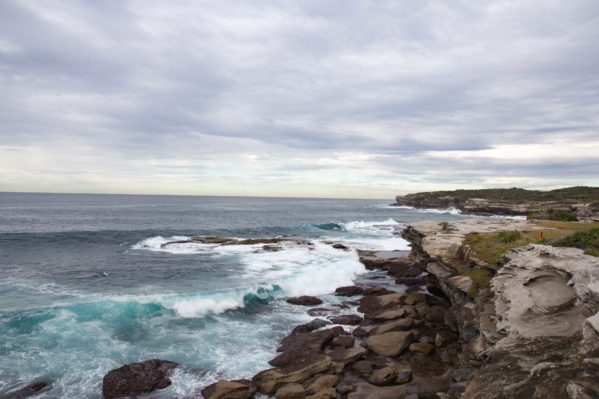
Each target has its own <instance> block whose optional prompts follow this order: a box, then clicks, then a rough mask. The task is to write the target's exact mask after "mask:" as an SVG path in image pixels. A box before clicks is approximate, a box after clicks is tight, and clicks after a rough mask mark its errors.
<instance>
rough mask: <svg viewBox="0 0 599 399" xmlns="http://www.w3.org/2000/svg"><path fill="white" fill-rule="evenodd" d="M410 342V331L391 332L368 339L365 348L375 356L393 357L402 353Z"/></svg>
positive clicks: (411, 336)
mask: <svg viewBox="0 0 599 399" xmlns="http://www.w3.org/2000/svg"><path fill="white" fill-rule="evenodd" d="M412 340H413V335H412V332H410V331H393V332H388V333H384V334H379V335H372V336H370V337H368V339H367V340H366V346H367V347H368V349H370V350H371V351H373V352H374V353H376V354H377V355H381V356H391V357H393V356H397V355H399V354H400V353H401V352H403V351H404V350H405V349H406V348H407V347H408V346H409V345H410V343H411V342H412Z"/></svg>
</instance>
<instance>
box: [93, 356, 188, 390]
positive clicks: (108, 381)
mask: <svg viewBox="0 0 599 399" xmlns="http://www.w3.org/2000/svg"><path fill="white" fill-rule="evenodd" d="M177 366H178V364H177V363H174V362H169V361H167V360H160V359H152V360H146V361H145V362H141V363H131V364H126V365H124V366H122V367H119V368H118V369H114V370H111V371H109V372H108V374H106V375H105V376H104V378H103V380H102V393H103V394H104V398H106V399H111V398H122V397H127V396H139V395H142V394H144V393H148V392H152V391H154V390H156V389H163V388H166V387H167V386H169V385H170V384H171V379H170V378H169V375H170V373H171V372H172V370H173V369H174V368H176V367H177Z"/></svg>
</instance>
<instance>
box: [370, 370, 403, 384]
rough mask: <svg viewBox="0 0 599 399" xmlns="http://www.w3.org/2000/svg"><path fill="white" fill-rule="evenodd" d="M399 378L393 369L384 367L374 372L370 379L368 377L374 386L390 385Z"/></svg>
mask: <svg viewBox="0 0 599 399" xmlns="http://www.w3.org/2000/svg"><path fill="white" fill-rule="evenodd" d="M396 377H397V372H396V371H395V370H394V369H393V368H391V367H383V368H382V369H378V370H374V371H373V372H372V374H370V377H368V382H369V383H371V384H374V385H378V386H383V385H389V384H391V383H392V382H394V381H395V378H396Z"/></svg>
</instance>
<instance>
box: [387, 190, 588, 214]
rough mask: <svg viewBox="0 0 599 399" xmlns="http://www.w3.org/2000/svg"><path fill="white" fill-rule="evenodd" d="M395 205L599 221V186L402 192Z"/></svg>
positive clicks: (468, 212) (474, 212) (472, 212)
mask: <svg viewBox="0 0 599 399" xmlns="http://www.w3.org/2000/svg"><path fill="white" fill-rule="evenodd" d="M392 205H394V206H410V207H414V208H443V209H445V208H456V209H459V210H460V211H461V212H462V213H465V214H473V215H510V216H527V217H529V218H531V219H532V218H534V219H552V220H595V221H599V188H598V187H570V188H565V189H560V190H552V191H535V190H524V189H520V188H511V189H487V190H455V191H434V192H422V193H414V194H407V195H400V196H397V197H396V198H395V203H394V204H392Z"/></svg>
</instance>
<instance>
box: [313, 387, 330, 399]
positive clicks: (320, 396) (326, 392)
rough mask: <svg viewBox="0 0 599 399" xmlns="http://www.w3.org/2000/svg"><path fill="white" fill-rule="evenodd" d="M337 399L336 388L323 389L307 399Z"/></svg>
mask: <svg viewBox="0 0 599 399" xmlns="http://www.w3.org/2000/svg"><path fill="white" fill-rule="evenodd" d="M335 398H337V393H336V392H335V389H334V388H325V389H322V390H320V391H318V392H316V393H314V394H313V395H310V396H308V397H306V399H335Z"/></svg>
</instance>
